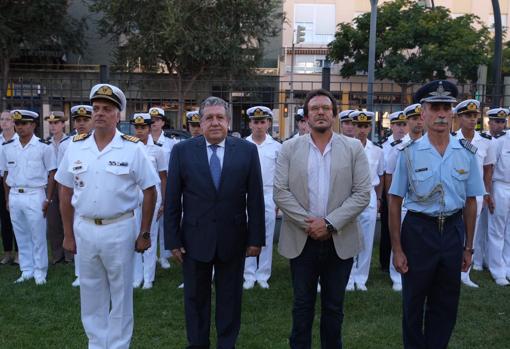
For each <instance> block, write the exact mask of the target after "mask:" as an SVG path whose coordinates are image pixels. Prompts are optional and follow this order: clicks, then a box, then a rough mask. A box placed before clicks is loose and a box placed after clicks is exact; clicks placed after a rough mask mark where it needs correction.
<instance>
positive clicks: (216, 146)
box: [209, 144, 219, 154]
mask: <svg viewBox="0 0 510 349" xmlns="http://www.w3.org/2000/svg"><path fill="white" fill-rule="evenodd" d="M209 147H211V150H212V152H213V153H214V154H216V150H218V147H219V146H218V144H211V145H210V146H209Z"/></svg>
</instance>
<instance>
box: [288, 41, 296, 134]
mask: <svg viewBox="0 0 510 349" xmlns="http://www.w3.org/2000/svg"><path fill="white" fill-rule="evenodd" d="M294 32H295V31H294ZM294 37H295V35H294V33H293V34H292V51H291V52H292V53H291V54H292V59H291V63H290V98H289V107H288V111H287V112H288V113H289V114H288V120H289V124H290V125H291V127H290V129H289V137H290V136H291V135H292V132H293V131H294V127H295V126H294V56H295V51H294V50H295V48H294Z"/></svg>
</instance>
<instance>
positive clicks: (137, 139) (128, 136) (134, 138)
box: [121, 135, 140, 143]
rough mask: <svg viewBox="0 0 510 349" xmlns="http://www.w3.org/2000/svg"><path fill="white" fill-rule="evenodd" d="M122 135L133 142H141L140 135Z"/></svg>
mask: <svg viewBox="0 0 510 349" xmlns="http://www.w3.org/2000/svg"><path fill="white" fill-rule="evenodd" d="M121 137H122V139H124V140H126V141H128V142H133V143H138V142H140V138H138V137H134V136H130V135H122V136H121Z"/></svg>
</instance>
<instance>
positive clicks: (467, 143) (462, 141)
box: [459, 139, 478, 154]
mask: <svg viewBox="0 0 510 349" xmlns="http://www.w3.org/2000/svg"><path fill="white" fill-rule="evenodd" d="M459 142H460V144H461V145H462V146H463V147H464V148H466V149H467V150H469V151H470V152H471V153H473V154H476V152H477V150H478V148H477V147H475V146H474V145H473V144H471V142H470V141H468V140H467V139H459Z"/></svg>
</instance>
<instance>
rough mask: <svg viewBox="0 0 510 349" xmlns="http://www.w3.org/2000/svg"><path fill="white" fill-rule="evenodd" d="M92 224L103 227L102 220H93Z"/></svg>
mask: <svg viewBox="0 0 510 349" xmlns="http://www.w3.org/2000/svg"><path fill="white" fill-rule="evenodd" d="M94 224H95V225H103V219H102V218H94Z"/></svg>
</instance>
